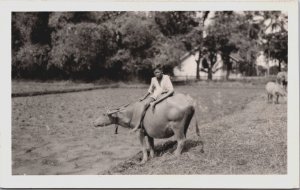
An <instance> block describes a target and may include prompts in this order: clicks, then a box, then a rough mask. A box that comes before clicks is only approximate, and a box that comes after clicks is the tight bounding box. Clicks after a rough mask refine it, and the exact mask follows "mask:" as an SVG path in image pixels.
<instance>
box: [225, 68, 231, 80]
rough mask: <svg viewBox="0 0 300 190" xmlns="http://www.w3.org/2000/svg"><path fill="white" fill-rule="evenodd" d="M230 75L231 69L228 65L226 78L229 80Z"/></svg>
mask: <svg viewBox="0 0 300 190" xmlns="http://www.w3.org/2000/svg"><path fill="white" fill-rule="evenodd" d="M229 75H230V69H229V68H228V66H227V69H226V78H225V79H226V80H229Z"/></svg>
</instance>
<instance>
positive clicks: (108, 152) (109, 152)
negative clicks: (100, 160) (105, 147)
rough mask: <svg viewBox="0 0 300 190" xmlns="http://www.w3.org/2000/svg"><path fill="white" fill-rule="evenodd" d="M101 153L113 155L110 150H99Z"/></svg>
mask: <svg viewBox="0 0 300 190" xmlns="http://www.w3.org/2000/svg"><path fill="white" fill-rule="evenodd" d="M101 154H103V155H113V152H111V151H101Z"/></svg>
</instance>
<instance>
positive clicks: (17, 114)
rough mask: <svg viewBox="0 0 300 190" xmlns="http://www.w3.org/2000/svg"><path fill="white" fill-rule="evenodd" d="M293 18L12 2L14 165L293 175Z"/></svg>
mask: <svg viewBox="0 0 300 190" xmlns="http://www.w3.org/2000/svg"><path fill="white" fill-rule="evenodd" d="M288 18H289V17H288V13H287V12H285V11H63V12H36V11H34V12H33V11H32V12H30V11H27V12H22V11H15V12H12V13H11V88H12V91H11V135H12V136H11V143H12V144H11V150H12V157H11V159H12V160H11V161H12V162H11V170H12V175H169V174H170V175H245V174H247V175H286V174H287V148H288V146H287V102H288V99H287V95H288V86H289V83H288V77H287V76H288V72H289V69H288V68H289V64H291V63H289V60H288ZM295 64H296V63H295Z"/></svg>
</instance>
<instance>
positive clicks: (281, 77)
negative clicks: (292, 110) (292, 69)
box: [277, 71, 288, 89]
mask: <svg viewBox="0 0 300 190" xmlns="http://www.w3.org/2000/svg"><path fill="white" fill-rule="evenodd" d="M277 82H278V83H279V84H280V85H282V86H283V87H284V88H285V89H287V83H288V79H287V72H285V71H282V72H279V73H278V74H277Z"/></svg>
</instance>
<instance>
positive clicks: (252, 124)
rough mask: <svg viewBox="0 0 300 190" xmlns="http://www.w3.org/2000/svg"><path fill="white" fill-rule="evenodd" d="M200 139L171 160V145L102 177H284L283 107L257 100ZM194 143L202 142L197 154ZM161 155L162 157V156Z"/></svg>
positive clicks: (208, 127) (137, 157) (203, 131)
mask: <svg viewBox="0 0 300 190" xmlns="http://www.w3.org/2000/svg"><path fill="white" fill-rule="evenodd" d="M200 132H201V138H200V139H198V138H197V137H196V136H195V135H194V134H189V135H188V139H189V140H188V142H187V145H186V149H187V150H186V151H185V152H184V153H183V154H182V155H181V156H180V157H175V156H174V155H171V154H170V153H169V152H172V151H173V150H174V149H175V147H176V144H175V143H174V142H172V141H169V142H167V143H166V144H164V145H165V147H164V148H163V147H162V146H159V147H157V149H158V150H157V151H158V152H159V153H158V154H160V156H158V157H156V158H154V159H152V160H150V161H149V162H147V163H146V164H145V165H142V166H141V165H138V163H139V160H140V158H141V153H139V154H137V155H135V156H134V157H132V158H131V159H129V160H127V161H125V162H123V163H121V164H119V165H118V166H116V167H113V168H111V169H109V170H108V171H106V172H105V174H130V175H132V174H286V172H287V157H286V155H287V144H286V143H287V136H286V134H287V104H286V102H281V103H280V104H277V105H274V104H266V100H265V97H264V95H262V96H258V97H257V98H256V99H255V100H253V101H252V102H250V103H249V104H248V105H247V106H246V107H245V108H244V109H243V110H242V111H239V112H235V113H234V114H231V115H227V116H225V117H223V118H219V119H217V120H215V121H214V122H211V123H207V124H204V125H201V127H200ZM199 141H202V142H204V151H205V152H204V153H201V152H200V150H201V146H199V143H198V142H199ZM161 154H162V155H161Z"/></svg>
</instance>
